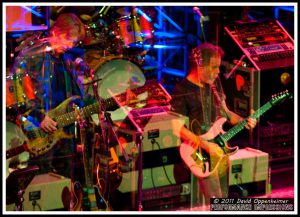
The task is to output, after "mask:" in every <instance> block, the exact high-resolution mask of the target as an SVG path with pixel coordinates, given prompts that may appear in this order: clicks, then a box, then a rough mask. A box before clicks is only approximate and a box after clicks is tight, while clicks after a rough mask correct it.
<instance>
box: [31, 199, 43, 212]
mask: <svg viewBox="0 0 300 217" xmlns="http://www.w3.org/2000/svg"><path fill="white" fill-rule="evenodd" d="M35 206H37V207H38V208H39V210H40V211H42V208H41V206H40V205H39V204H38V203H37V202H36V200H33V201H32V207H33V211H35Z"/></svg>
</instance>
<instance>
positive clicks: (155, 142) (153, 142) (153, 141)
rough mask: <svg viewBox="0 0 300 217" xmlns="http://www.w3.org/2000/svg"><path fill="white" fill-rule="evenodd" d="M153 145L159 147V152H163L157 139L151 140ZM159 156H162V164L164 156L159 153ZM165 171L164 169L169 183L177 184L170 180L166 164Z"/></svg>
mask: <svg viewBox="0 0 300 217" xmlns="http://www.w3.org/2000/svg"><path fill="white" fill-rule="evenodd" d="M151 143H152V145H153V144H156V145H157V147H158V150H159V151H160V150H161V148H160V145H159V143H158V142H157V141H156V140H155V139H151ZM159 154H160V158H161V160H162V162H163V157H162V155H161V153H160V152H159ZM163 169H164V172H165V174H166V177H167V179H168V181H169V183H170V184H171V185H173V184H175V183H172V182H171V180H170V178H169V176H168V173H167V171H166V168H165V165H164V164H163Z"/></svg>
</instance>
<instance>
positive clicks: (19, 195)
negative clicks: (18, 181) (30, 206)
mask: <svg viewBox="0 0 300 217" xmlns="http://www.w3.org/2000/svg"><path fill="white" fill-rule="evenodd" d="M24 193H25V191H24V190H19V191H18V193H17V201H16V211H22V210H23V202H24V197H23V195H24Z"/></svg>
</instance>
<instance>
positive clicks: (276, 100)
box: [270, 90, 293, 105]
mask: <svg viewBox="0 0 300 217" xmlns="http://www.w3.org/2000/svg"><path fill="white" fill-rule="evenodd" d="M291 98H293V95H292V94H291V93H289V91H288V90H285V91H283V92H280V93H278V94H275V95H272V99H271V100H270V102H271V104H272V105H278V104H280V103H282V102H283V101H284V100H286V99H291Z"/></svg>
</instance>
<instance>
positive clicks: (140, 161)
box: [137, 135, 143, 211]
mask: <svg viewBox="0 0 300 217" xmlns="http://www.w3.org/2000/svg"><path fill="white" fill-rule="evenodd" d="M137 137H138V138H137V145H138V149H139V158H138V174H139V175H138V198H137V199H138V201H137V204H138V211H143V204H142V193H143V154H142V140H143V138H142V135H138V136H137Z"/></svg>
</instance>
